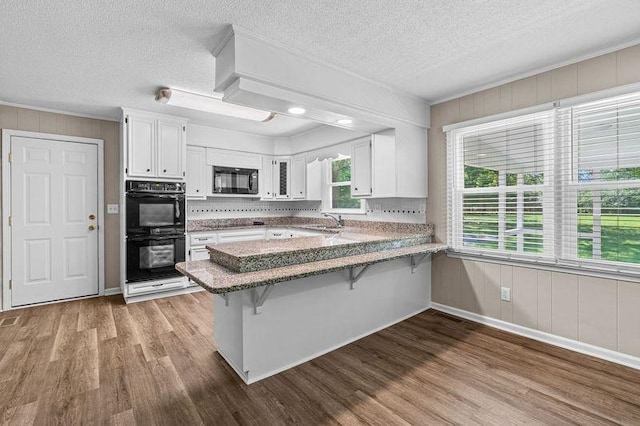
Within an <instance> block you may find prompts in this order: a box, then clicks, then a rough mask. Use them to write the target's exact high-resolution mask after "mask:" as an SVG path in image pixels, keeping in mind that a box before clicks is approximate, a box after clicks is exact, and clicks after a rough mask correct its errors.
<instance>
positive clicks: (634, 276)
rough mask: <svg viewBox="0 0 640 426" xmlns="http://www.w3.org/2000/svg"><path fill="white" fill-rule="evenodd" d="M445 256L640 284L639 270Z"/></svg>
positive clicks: (499, 257) (483, 256) (478, 255)
mask: <svg viewBox="0 0 640 426" xmlns="http://www.w3.org/2000/svg"><path fill="white" fill-rule="evenodd" d="M447 256H448V257H452V258H456V259H468V260H476V261H480V262H488V263H499V264H501V265H510V266H520V267H523V268H533V269H541V270H545V271H551V272H564V273H570V274H575V275H588V276H592V277H598V278H606V279H612V280H621V281H632V282H637V283H640V270H637V271H636V270H629V269H622V268H616V267H611V266H607V265H602V266H595V265H589V264H573V263H568V262H567V263H563V262H560V261H555V260H552V259H544V258H532V259H524V258H510V257H508V256H502V255H498V254H495V255H494V254H488V253H484V252H483V253H470V252H459V251H453V250H451V249H449V250H447Z"/></svg>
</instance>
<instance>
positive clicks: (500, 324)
mask: <svg viewBox="0 0 640 426" xmlns="http://www.w3.org/2000/svg"><path fill="white" fill-rule="evenodd" d="M431 308H432V309H435V310H436V311H440V312H445V313H447V314H451V315H455V316H457V317H460V318H464V319H467V320H469V321H473V322H477V323H479V324H483V325H488V326H489V327H493V328H497V329H499V330H503V331H508V332H510V333H513V334H517V335H520V336H524V337H528V338H530V339H533V340H537V341H539V342H544V343H548V344H550V345H554V346H559V347H561V348H564V349H569V350H571V351H574V352H579V353H581V354H585V355H590V356H593V357H596V358H600V359H604V360H606V361H611V362H615V363H616V364H621V365H624V366H627V367H631V368H635V369H636V370H640V358H638V357H635V356H632V355H627V354H623V353H622V352H616V351H612V350H610V349H605V348H601V347H599V346H594V345H590V344H588V343H583V342H579V341H577V340H572V339H567V338H566V337H561V336H557V335H555V334H551V333H545V332H544V331H539V330H534V329H532V328H527V327H523V326H521V325H516V324H512V323H509V322H506V321H501V320H498V319H495V318H490V317H487V316H484V315H480V314H476V313H473V312H469V311H464V310H462V309H458V308H453V307H451V306H447V305H441V304H440V303H435V302H432V303H431Z"/></svg>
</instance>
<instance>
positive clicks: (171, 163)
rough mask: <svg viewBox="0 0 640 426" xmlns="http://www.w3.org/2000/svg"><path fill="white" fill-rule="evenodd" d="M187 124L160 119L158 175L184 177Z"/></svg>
mask: <svg viewBox="0 0 640 426" xmlns="http://www.w3.org/2000/svg"><path fill="white" fill-rule="evenodd" d="M186 130H187V129H186V124H184V123H180V122H172V121H165V120H162V119H159V120H158V170H157V171H158V176H160V177H164V178H175V179H182V178H183V177H184V172H185V170H184V166H183V160H182V156H183V155H184V154H183V153H184V147H185V144H186V141H185V140H184V134H185V132H186Z"/></svg>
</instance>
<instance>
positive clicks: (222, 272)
mask: <svg viewBox="0 0 640 426" xmlns="http://www.w3.org/2000/svg"><path fill="white" fill-rule="evenodd" d="M286 241H290V240H286ZM446 248H447V246H446V245H443V244H435V243H428V244H419V245H413V246H407V247H401V248H391V249H387V250H382V251H375V252H371V253H365V254H358V255H352V256H345V257H337V258H334V259H328V260H321V261H316V262H308V263H302V264H296V265H288V266H282V267H279V268H272V269H265V270H261V271H253V272H234V271H232V270H230V269H227V268H225V267H224V266H221V265H218V264H216V263H213V262H211V261H208V260H199V261H194V262H182V263H178V264H177V265H176V269H177V270H178V271H180V272H181V273H182V274H184V275H186V276H187V277H189V278H191V279H192V280H193V281H195V282H196V283H198V284H199V285H200V286H201V287H203V288H204V289H206V290H207V291H209V292H210V293H214V294H224V293H229V292H233V291H239V290H244V289H248V288H254V287H260V286H264V285H268V284H275V283H279V282H283V281H290V280H294V279H298V278H305V277H310V276H314V275H320V274H325V273H328V272H334V271H339V270H342V269H346V268H352V267H363V266H367V265H372V264H375V263H380V262H385V261H388V260H393V259H399V258H402V257H408V256H412V255H417V254H425V253H435V252H438V251H443V250H446ZM407 267H409V265H407Z"/></svg>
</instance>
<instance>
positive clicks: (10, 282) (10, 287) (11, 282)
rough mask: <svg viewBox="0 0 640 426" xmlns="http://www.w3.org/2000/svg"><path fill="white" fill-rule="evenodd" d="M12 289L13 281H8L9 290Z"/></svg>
mask: <svg viewBox="0 0 640 426" xmlns="http://www.w3.org/2000/svg"><path fill="white" fill-rule="evenodd" d="M11 289H13V280H9V290H11Z"/></svg>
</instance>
